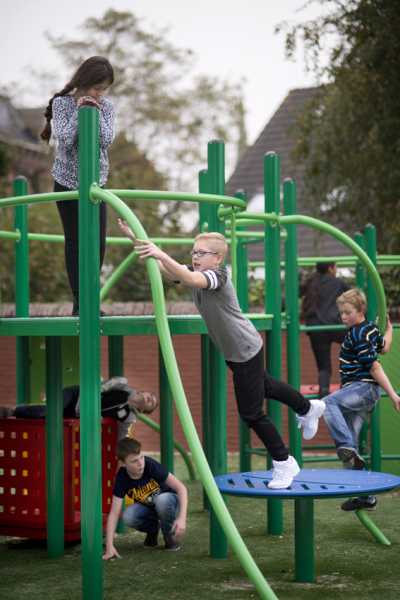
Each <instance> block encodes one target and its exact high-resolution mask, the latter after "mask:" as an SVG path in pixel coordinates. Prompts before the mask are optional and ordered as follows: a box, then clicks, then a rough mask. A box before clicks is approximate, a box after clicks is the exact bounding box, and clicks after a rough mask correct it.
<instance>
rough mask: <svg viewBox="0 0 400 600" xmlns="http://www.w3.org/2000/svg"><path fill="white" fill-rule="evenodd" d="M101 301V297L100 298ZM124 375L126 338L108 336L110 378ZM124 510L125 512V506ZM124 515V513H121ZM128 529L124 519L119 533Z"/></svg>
mask: <svg viewBox="0 0 400 600" xmlns="http://www.w3.org/2000/svg"><path fill="white" fill-rule="evenodd" d="M100 299H101V296H100ZM123 374H124V338H123V336H122V335H110V336H108V376H109V378H110V379H111V377H122V376H123ZM122 510H124V505H123V508H122ZM121 515H122V512H121ZM126 531H127V527H126V525H125V523H124V522H123V520H122V518H120V519H119V521H118V525H117V530H116V532H117V533H125V532H126Z"/></svg>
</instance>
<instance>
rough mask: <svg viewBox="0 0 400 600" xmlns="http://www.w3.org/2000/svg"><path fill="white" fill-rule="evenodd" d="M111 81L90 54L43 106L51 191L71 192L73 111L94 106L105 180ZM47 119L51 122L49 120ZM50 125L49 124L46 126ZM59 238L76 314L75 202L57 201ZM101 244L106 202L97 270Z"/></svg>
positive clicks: (105, 65) (104, 64) (105, 66)
mask: <svg viewBox="0 0 400 600" xmlns="http://www.w3.org/2000/svg"><path fill="white" fill-rule="evenodd" d="M113 81H114V72H113V68H112V66H111V64H110V63H109V61H108V60H107V59H106V58H103V57H102V56H92V57H91V58H88V59H87V60H85V61H84V62H83V63H82V64H81V65H80V67H79V68H78V69H77V71H76V72H75V74H74V75H73V77H72V79H71V80H70V81H69V82H68V83H67V84H66V85H65V87H64V88H63V89H62V90H61V91H60V92H58V93H57V94H54V96H53V97H52V98H51V99H50V101H49V104H48V106H47V109H46V112H45V117H46V121H47V123H46V126H45V128H44V129H43V131H42V133H41V137H42V139H43V140H45V141H47V142H48V141H49V140H50V137H51V135H52V129H53V136H54V138H55V140H56V152H55V160H54V165H53V169H52V171H51V173H52V175H53V178H54V191H55V192H65V191H70V190H76V189H78V187H79V181H78V176H79V172H78V109H79V107H80V106H94V107H95V108H97V109H98V110H99V113H100V114H99V117H100V180H99V184H100V185H101V186H103V185H104V184H105V183H106V181H107V176H108V171H109V161H108V154H107V149H108V146H109V145H110V144H111V142H112V141H113V139H114V108H113V105H112V103H111V101H110V100H108V99H107V98H104V94H105V92H106V91H107V89H108V88H109V87H110V85H111V84H112V83H113ZM51 122H52V124H51ZM52 125H53V128H52ZM57 208H58V211H59V213H60V217H61V221H62V224H63V228H64V236H65V263H66V267H67V273H68V279H69V283H70V286H71V290H72V295H73V308H72V314H73V315H77V314H79V267H78V247H79V246H78V240H79V235H78V203H77V202H73V201H72V202H71V201H69V200H61V201H58V202H57ZM105 247H106V205H105V204H104V203H101V204H100V268H101V266H102V264H103V260H104V253H105Z"/></svg>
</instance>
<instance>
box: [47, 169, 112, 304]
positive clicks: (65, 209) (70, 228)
mask: <svg viewBox="0 0 400 600" xmlns="http://www.w3.org/2000/svg"><path fill="white" fill-rule="evenodd" d="M54 191H55V192H70V191H71V190H70V189H68V188H66V187H64V186H63V185H60V184H59V183H57V181H55V182H54ZM57 208H58V212H59V213H60V217H61V222H62V225H63V228H64V237H65V246H64V250H65V266H66V268H67V273H68V279H69V285H70V286H71V291H72V295H73V297H74V307H78V306H79V258H78V248H79V230H78V212H79V211H78V209H79V207H78V202H75V201H74V200H72V201H71V200H59V201H58V202H57ZM106 228H107V208H106V204H105V203H104V202H102V203H101V204H100V269H101V267H102V264H103V261H104V254H105V251H106Z"/></svg>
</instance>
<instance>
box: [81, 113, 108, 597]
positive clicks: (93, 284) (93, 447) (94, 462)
mask: <svg viewBox="0 0 400 600" xmlns="http://www.w3.org/2000/svg"><path fill="white" fill-rule="evenodd" d="M98 178H99V114H98V111H97V109H95V108H90V107H83V108H80V109H79V313H80V346H79V354H80V448H81V529H82V588H83V599H84V600H93V599H95V600H101V598H102V597H103V577H102V573H103V561H102V498H101V493H102V485H101V416H100V415H101V412H100V372H101V371H100V317H99V315H100V284H99V263H100V260H99V206H98V204H94V203H92V202H91V200H90V186H91V184H92V183H93V182H97V181H98Z"/></svg>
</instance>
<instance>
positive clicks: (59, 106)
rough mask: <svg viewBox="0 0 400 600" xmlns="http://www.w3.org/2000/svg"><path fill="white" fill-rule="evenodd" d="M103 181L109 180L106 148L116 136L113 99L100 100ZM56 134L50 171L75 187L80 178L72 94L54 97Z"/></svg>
mask: <svg viewBox="0 0 400 600" xmlns="http://www.w3.org/2000/svg"><path fill="white" fill-rule="evenodd" d="M99 117H100V118H99V121H100V181H99V184H100V185H104V184H105V183H106V181H107V176H108V171H109V161H108V154H107V148H108V146H109V145H110V144H111V142H112V141H113V139H114V135H115V131H114V107H113V104H112V102H111V101H110V100H108V99H107V98H102V99H101V101H100V115H99ZM53 135H54V138H55V140H56V154H55V159H54V165H53V169H52V171H51V174H52V175H53V178H54V179H55V181H57V183H59V184H60V185H63V186H64V187H66V188H69V189H71V190H75V189H77V188H78V187H79V182H78V107H77V104H76V100H75V98H74V97H73V96H69V95H67V96H58V97H57V98H54V100H53Z"/></svg>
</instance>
